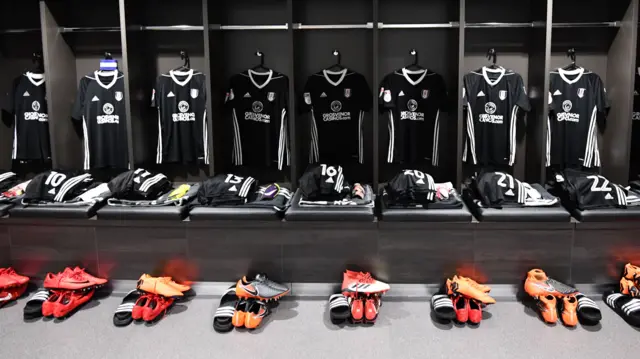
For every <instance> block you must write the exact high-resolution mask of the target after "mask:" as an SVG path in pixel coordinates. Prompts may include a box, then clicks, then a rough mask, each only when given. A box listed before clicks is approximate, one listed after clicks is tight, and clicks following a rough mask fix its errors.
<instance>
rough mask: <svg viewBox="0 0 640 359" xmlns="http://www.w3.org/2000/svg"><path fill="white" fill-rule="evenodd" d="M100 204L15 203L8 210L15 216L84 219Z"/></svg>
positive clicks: (89, 216) (92, 213)
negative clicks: (37, 204) (47, 205)
mask: <svg viewBox="0 0 640 359" xmlns="http://www.w3.org/2000/svg"><path fill="white" fill-rule="evenodd" d="M101 206H102V204H96V205H93V206H76V207H44V206H27V207H24V206H22V205H17V206H15V207H13V208H11V209H10V210H9V214H10V215H11V217H15V218H79V219H86V218H91V217H93V216H95V215H96V211H97V210H98V209H99V208H100V207H101Z"/></svg>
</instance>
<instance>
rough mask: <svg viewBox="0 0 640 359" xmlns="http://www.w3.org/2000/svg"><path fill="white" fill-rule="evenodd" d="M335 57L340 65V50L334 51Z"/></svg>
mask: <svg viewBox="0 0 640 359" xmlns="http://www.w3.org/2000/svg"><path fill="white" fill-rule="evenodd" d="M333 56H335V57H336V58H337V60H336V64H337V65H340V60H341V57H342V56H341V55H340V51H338V50H333Z"/></svg>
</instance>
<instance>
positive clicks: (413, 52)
mask: <svg viewBox="0 0 640 359" xmlns="http://www.w3.org/2000/svg"><path fill="white" fill-rule="evenodd" d="M410 54H411V56H413V63H412V64H411V65H409V66H405V69H407V70H409V71H416V70H424V67H422V66H420V65H418V51H417V50H416V49H411V52H410Z"/></svg>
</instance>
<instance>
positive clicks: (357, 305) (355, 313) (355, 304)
mask: <svg viewBox="0 0 640 359" xmlns="http://www.w3.org/2000/svg"><path fill="white" fill-rule="evenodd" d="M350 300H351V320H352V321H353V322H354V323H361V322H362V318H363V317H364V299H360V298H351V299H350Z"/></svg>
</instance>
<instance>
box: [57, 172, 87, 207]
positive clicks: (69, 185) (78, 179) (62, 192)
mask: <svg viewBox="0 0 640 359" xmlns="http://www.w3.org/2000/svg"><path fill="white" fill-rule="evenodd" d="M90 176H91V175H90V174H88V173H85V174H83V175H80V176H76V177H72V178H70V179H69V180H68V181H66V182H65V183H64V184H63V185H62V187H61V188H60V191H58V194H57V195H55V197H53V200H54V201H57V202H62V200H63V199H64V196H65V195H66V194H67V192H69V190H70V189H71V188H73V187H74V186H75V185H77V184H78V183H80V182H82V181H84V180H85V179H86V178H88V177H90Z"/></svg>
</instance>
